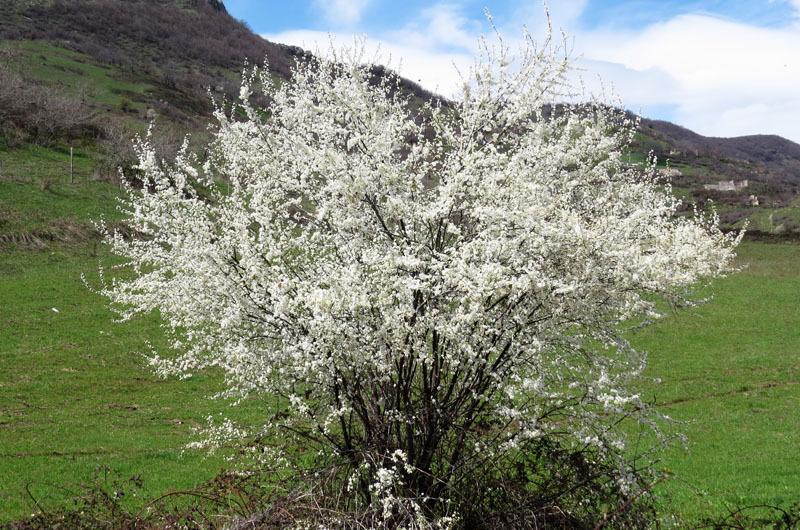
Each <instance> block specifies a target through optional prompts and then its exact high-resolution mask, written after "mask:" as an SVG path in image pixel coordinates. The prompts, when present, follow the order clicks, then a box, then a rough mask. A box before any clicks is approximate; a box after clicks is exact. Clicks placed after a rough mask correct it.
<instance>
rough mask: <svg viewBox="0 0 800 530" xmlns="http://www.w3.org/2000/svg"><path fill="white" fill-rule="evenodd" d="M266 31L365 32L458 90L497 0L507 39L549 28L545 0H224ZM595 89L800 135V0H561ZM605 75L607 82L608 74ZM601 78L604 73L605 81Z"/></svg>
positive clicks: (706, 126) (685, 119) (730, 127)
mask: <svg viewBox="0 0 800 530" xmlns="http://www.w3.org/2000/svg"><path fill="white" fill-rule="evenodd" d="M224 2H225V5H226V7H227V9H228V11H229V12H230V13H231V14H232V15H233V16H235V17H236V18H239V19H241V20H244V21H246V22H247V23H248V24H249V25H250V27H251V28H252V29H253V30H254V31H256V32H257V33H260V34H262V35H263V36H264V37H266V38H268V39H270V40H273V41H277V42H284V43H287V44H294V45H298V46H302V47H304V48H307V49H311V50H312V51H314V50H315V49H317V48H319V49H324V48H326V47H327V46H328V40H329V35H331V36H333V38H334V39H335V42H336V43H337V44H340V43H341V44H344V45H346V44H347V43H351V42H352V36H353V35H366V37H367V42H368V45H369V46H370V47H377V46H378V45H379V46H380V50H381V53H382V55H383V56H384V58H385V60H386V61H387V62H389V63H390V66H392V67H394V68H396V69H399V70H400V72H401V73H402V74H403V75H405V76H407V77H409V78H412V79H414V80H417V81H419V82H420V83H421V84H422V85H423V86H425V87H426V88H429V89H431V90H436V91H438V92H440V93H442V94H444V95H448V96H449V95H452V94H454V93H455V92H456V91H457V88H458V85H459V81H458V79H459V78H458V74H457V73H456V68H455V67H454V65H457V66H458V67H459V68H462V69H466V68H468V67H469V64H470V61H471V57H472V55H473V54H474V52H475V50H476V49H477V46H476V43H477V38H478V36H479V35H480V34H481V33H488V32H490V31H491V30H490V28H489V26H488V24H487V22H486V19H485V17H484V15H483V11H484V8H488V9H489V11H491V13H492V15H493V17H494V21H495V23H496V25H497V27H498V28H499V30H500V32H501V33H502V34H503V35H504V39H505V40H506V41H507V42H513V40H514V39H516V38H518V37H519V36H520V35H521V31H522V27H523V25H524V26H526V27H528V28H529V29H530V30H531V32H532V33H533V34H534V35H537V34H542V33H543V31H544V29H545V16H544V9H543V7H542V5H541V3H540V2H539V1H537V0H442V1H439V2H437V1H435V0H434V1H426V2H423V1H419V0H406V1H404V2H399V1H397V0H285V1H282V2H277V1H275V0H224ZM548 8H549V10H550V13H551V20H552V23H553V25H554V26H555V27H556V28H560V29H562V30H564V31H565V32H566V33H567V34H568V35H569V38H570V47H571V49H572V50H573V52H572V56H573V57H574V59H575V61H576V63H575V64H576V66H577V67H578V68H579V71H578V72H576V74H575V78H576V81H577V77H578V76H580V77H581V78H582V79H583V80H584V83H585V84H586V86H588V87H589V89H590V90H592V91H599V90H601V86H602V87H606V89H608V88H609V87H613V90H614V92H615V94H616V95H618V96H619V97H620V98H621V99H622V102H623V103H624V105H625V107H626V108H628V109H630V110H633V111H635V112H638V111H639V110H640V109H641V111H642V114H643V115H644V116H646V117H649V118H657V119H665V120H669V121H672V122H674V123H677V124H679V125H683V126H685V127H689V128H690V129H692V130H695V131H697V132H699V133H701V134H705V135H713V136H738V135H743V134H779V135H781V136H784V137H786V138H789V139H792V140H794V141H796V142H800V0H744V1H735V0H727V1H724V0H660V1H656V0H617V1H613V0H550V1H549V2H548ZM600 80H602V82H601V81H600ZM601 83H602V85H601Z"/></svg>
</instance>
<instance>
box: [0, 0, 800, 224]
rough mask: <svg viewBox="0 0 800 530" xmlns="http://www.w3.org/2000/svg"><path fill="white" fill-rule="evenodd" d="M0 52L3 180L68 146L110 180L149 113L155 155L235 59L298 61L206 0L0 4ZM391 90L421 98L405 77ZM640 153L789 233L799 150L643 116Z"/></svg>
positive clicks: (727, 219) (684, 188) (199, 110)
mask: <svg viewBox="0 0 800 530" xmlns="http://www.w3.org/2000/svg"><path fill="white" fill-rule="evenodd" d="M0 43H2V44H0V57H1V58H2V61H0V142H2V144H0V145H2V149H3V151H0V157H2V159H0V170H2V167H5V176H6V177H11V178H16V177H20V175H19V174H17V173H15V168H17V167H19V166H18V164H17V163H16V161H18V160H19V159H20V158H24V157H25V156H27V155H26V153H27V151H26V150H28V151H29V150H30V148H33V147H35V148H40V147H43V148H45V149H52V148H57V147H58V146H61V147H60V148H61V149H65V148H66V146H67V145H70V146H72V147H80V148H83V149H86V155H87V160H86V166H87V170H88V171H89V172H91V175H87V176H94V177H98V176H103V175H105V177H106V178H108V179H109V180H112V181H113V180H114V179H115V178H116V174H117V173H116V167H118V166H122V167H123V169H125V168H126V167H129V166H130V164H131V163H132V162H133V158H132V153H131V149H130V138H131V137H132V136H133V135H134V134H135V133H141V132H143V131H144V130H145V128H146V127H147V124H148V123H149V122H150V121H151V120H152V119H153V118H155V119H156V128H157V136H158V138H159V139H160V146H161V147H162V152H163V154H165V155H166V156H169V153H171V152H174V151H175V149H176V148H177V146H178V145H179V143H180V140H181V138H182V137H183V136H184V134H186V133H192V137H193V138H194V141H195V142H197V144H198V145H200V144H202V142H203V138H204V135H205V134H206V127H207V124H208V123H209V121H211V111H212V109H213V106H212V103H211V100H210V98H209V97H208V89H209V88H210V89H211V93H212V95H213V96H214V98H215V99H217V100H219V99H221V98H223V97H227V98H232V97H235V96H236V95H237V94H238V86H239V81H240V77H241V74H240V71H241V68H242V65H243V64H244V61H245V60H248V61H249V62H251V63H258V62H261V61H262V60H263V59H265V58H266V60H267V62H268V64H269V68H270V71H271V72H272V74H273V75H274V76H275V77H276V78H286V77H287V76H288V75H290V69H291V65H292V64H293V63H294V62H295V61H297V60H302V58H303V57H306V56H307V55H308V52H306V51H304V50H301V49H300V48H297V47H292V46H285V45H282V44H278V43H272V42H269V41H266V40H264V39H262V38H261V37H259V36H258V35H255V34H254V33H253V32H252V31H250V29H249V28H248V27H247V25H246V24H245V23H243V22H241V21H238V20H236V19H235V18H233V17H232V16H231V15H230V14H229V13H228V12H227V10H226V9H225V6H224V4H223V2H221V1H220V0H86V1H81V2H77V1H73V0H6V1H5V2H3V3H2V4H0ZM376 73H377V74H380V73H381V72H380V69H378V71H376ZM403 89H404V90H406V91H408V92H409V93H411V94H413V95H414V96H415V97H419V98H422V99H424V98H430V97H433V96H432V94H430V93H428V92H426V91H425V90H424V89H422V88H421V87H419V86H418V85H416V84H415V83H413V82H411V81H407V80H405V81H404V82H403ZM20 149H21V150H20ZM649 153H652V154H654V155H655V156H656V157H657V159H658V163H659V166H660V167H661V168H662V169H663V170H664V172H665V173H666V172H667V171H668V170H667V169H666V166H667V165H668V166H669V168H670V170H671V175H672V176H671V177H670V178H671V180H672V183H673V187H674V189H675V190H676V193H678V194H679V195H680V196H681V197H682V198H684V199H685V202H686V207H687V209H690V208H692V207H693V206H692V205H693V204H696V205H698V207H700V208H701V209H702V208H705V207H706V205H707V204H708V199H712V200H713V201H714V203H715V205H716V208H717V209H718V211H719V213H720V216H721V219H722V221H723V223H724V224H725V225H726V226H728V227H738V226H741V225H742V224H743V222H744V221H745V219H749V220H750V228H751V230H753V229H754V230H756V231H762V232H791V231H797V230H800V201H798V197H800V195H799V194H800V145H798V144H796V143H794V142H790V141H789V140H786V139H784V138H780V137H778V136H746V137H739V138H709V137H704V136H701V135H698V134H696V133H694V132H692V131H690V130H688V129H685V128H682V127H679V126H677V125H674V124H671V123H668V122H663V121H655V120H649V119H646V118H644V119H642V120H641V126H640V130H639V133H638V134H637V135H636V139H635V142H634V144H633V145H632V146H631V150H630V160H631V162H632V163H642V162H644V161H645V160H646V158H647V157H648V156H649ZM28 154H30V153H28ZM23 166H25V164H23ZM730 181H733V183H731V182H730ZM720 183H722V185H720Z"/></svg>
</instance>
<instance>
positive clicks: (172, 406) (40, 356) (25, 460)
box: [0, 149, 800, 521]
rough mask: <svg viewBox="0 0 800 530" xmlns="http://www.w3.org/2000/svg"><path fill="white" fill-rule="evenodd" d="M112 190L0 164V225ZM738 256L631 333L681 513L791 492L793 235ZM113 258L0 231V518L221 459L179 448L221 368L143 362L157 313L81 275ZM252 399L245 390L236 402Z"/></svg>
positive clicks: (799, 287)
mask: <svg viewBox="0 0 800 530" xmlns="http://www.w3.org/2000/svg"><path fill="white" fill-rule="evenodd" d="M84 154H85V157H86V160H87V161H86V162H85V164H86V165H87V167H88V164H89V163H90V162H89V161H90V159H91V153H90V152H89V153H84ZM63 155H64V153H63V151H61V152H59V151H58V150H57V149H56V150H48V152H47V153H38V152H36V153H23V152H11V153H9V152H4V151H0V156H1V157H2V160H0V163H2V164H3V165H5V167H15V168H17V169H18V168H19V165H20V164H23V163H28V164H31V168H32V170H33V171H36V170H37V168H38V169H47V168H48V167H50V168H51V169H52V167H54V164H62V163H63ZM49 156H52V157H54V160H55V161H50V162H48V161H47V159H46V158H47V157H49ZM15 157H16V158H15ZM25 160H27V162H25ZM37 161H38V162H37ZM15 164H16V165H15ZM82 164H83V162H82ZM58 167H61V166H58ZM34 174H35V173H34ZM116 194H117V190H116V188H115V187H114V186H111V185H109V184H106V183H101V182H93V181H91V180H89V179H87V178H85V177H81V178H79V179H78V181H77V182H76V183H75V184H68V183H66V182H65V181H64V180H63V179H62V180H59V181H58V182H57V183H56V184H54V185H53V186H52V187H50V188H49V189H46V190H43V189H42V188H41V186H40V185H39V182H38V181H37V179H36V178H33V177H32V178H30V179H19V178H16V179H12V180H9V179H7V178H0V241H3V240H5V241H18V240H19V238H15V236H14V234H20V233H24V232H25V231H36V230H42V229H46V228H47V227H52V226H54V225H59V224H64V223H66V224H68V225H70V226H77V227H88V226H89V218H90V216H91V215H93V214H100V213H102V214H103V215H105V216H106V217H109V218H113V217H114V216H115V211H114V207H113V204H114V200H113V198H114V196H116ZM3 237H5V239H3ZM739 261H740V263H742V264H747V265H748V266H747V267H746V268H745V269H744V270H742V271H741V272H740V273H738V274H735V275H731V276H730V277H728V278H725V279H723V280H720V281H718V282H716V283H715V284H714V285H713V286H711V288H710V290H709V291H708V292H713V293H714V295H715V298H714V299H713V300H712V301H710V302H709V303H707V304H705V305H703V306H700V307H698V308H695V309H692V310H689V311H685V312H681V313H677V314H673V315H670V317H669V318H667V319H665V320H664V321H662V322H659V323H658V324H656V325H654V326H652V327H650V328H645V329H642V330H640V331H637V332H635V333H634V334H632V336H631V339H632V341H633V342H634V344H635V345H637V346H638V347H640V348H643V349H646V350H648V351H649V352H650V356H649V359H650V365H649V369H648V371H649V375H651V376H653V377H658V378H661V379H662V380H663V383H661V384H659V385H655V384H643V386H642V391H643V393H644V394H645V395H646V396H649V397H653V398H655V400H656V401H657V402H658V403H660V404H661V408H662V410H664V411H666V412H667V413H669V414H670V415H671V416H673V417H674V418H675V419H677V420H680V421H684V422H687V423H685V424H684V425H682V426H680V429H681V430H683V431H684V432H685V433H686V434H687V436H688V438H689V451H688V452H687V451H685V450H683V449H681V448H680V447H676V448H675V449H673V450H672V451H671V452H668V453H666V454H665V455H663V462H662V463H661V464H659V465H660V466H664V467H667V468H669V469H672V470H673V471H674V472H675V476H674V478H672V479H670V480H669V481H667V482H666V483H664V484H662V485H660V486H659V489H658V493H659V494H660V495H662V496H664V497H665V498H666V497H669V499H671V501H670V502H671V503H672V506H673V508H674V509H675V510H676V511H677V512H679V513H681V514H684V515H687V516H689V517H694V516H698V515H700V514H704V513H712V512H716V513H719V512H720V511H724V509H725V507H726V506H727V505H729V504H735V503H746V504H755V503H781V502H790V501H798V500H800V460H799V459H798V458H797V454H798V450H800V409H799V408H798V407H797V403H798V402H800V296H798V293H800V245H778V244H764V243H745V244H743V245H742V247H741V249H740V260H739ZM113 262H114V260H113V258H112V257H110V256H108V255H107V254H106V253H105V251H104V250H103V248H102V247H100V248H96V245H94V244H93V243H92V242H91V241H86V240H78V239H76V240H74V241H66V242H64V241H62V242H58V241H56V242H47V244H46V245H45V246H44V247H41V246H39V247H37V246H31V245H26V244H24V242H23V243H12V244H6V245H5V246H0V319H2V322H3V324H2V326H1V327H0V359H1V361H0V521H8V520H11V519H15V518H20V517H24V516H26V514H29V513H30V512H31V510H32V509H34V508H35V506H34V505H33V502H34V501H33V499H36V501H37V502H39V503H41V504H42V505H43V506H50V505H55V504H58V503H64V502H67V501H68V500H69V499H70V497H71V496H72V495H73V494H74V493H75V492H76V491H77V488H76V487H75V486H74V485H75V484H79V483H87V482H89V481H91V480H92V475H93V473H94V471H95V470H96V469H97V468H98V467H99V466H101V465H106V466H109V467H110V468H112V469H113V470H116V471H118V472H120V473H121V475H122V476H123V477H127V476H132V475H141V476H142V478H143V480H144V482H145V485H146V487H147V490H148V493H149V494H152V495H157V494H160V493H163V492H166V491H169V490H172V489H182V488H188V487H191V486H192V485H193V484H195V483H197V482H200V481H204V480H206V479H209V478H211V477H212V476H214V475H215V474H216V473H217V472H218V471H219V470H220V469H221V468H222V467H223V465H224V462H223V461H222V460H221V459H219V458H217V457H215V458H209V459H205V458H204V455H202V454H197V453H187V454H185V455H184V456H181V453H182V448H183V446H184V445H185V444H186V443H187V442H189V441H191V440H193V439H194V438H193V436H194V435H193V433H192V428H193V427H200V426H203V425H204V424H205V420H204V418H205V417H206V416H207V415H208V414H210V413H216V412H225V410H226V405H225V404H224V403H220V402H210V401H208V400H207V399H205V396H207V395H210V394H212V393H214V392H215V391H216V390H218V389H220V388H221V384H222V381H221V378H220V377H219V375H218V374H200V375H199V376H197V377H195V378H193V379H190V380H188V381H175V380H161V379H158V378H157V377H155V376H154V375H153V374H152V373H150V372H149V371H148V369H147V367H146V366H145V364H144V359H143V357H142V355H141V354H142V353H143V352H145V351H146V350H147V347H146V341H147V340H149V341H151V342H152V343H153V344H154V345H156V347H158V346H159V345H163V341H162V340H161V339H160V336H161V335H160V329H159V326H158V319H157V318H156V317H155V316H152V317H149V318H145V319H141V320H138V321H135V322H131V323H126V324H116V323H114V322H113V314H112V313H111V312H110V311H109V310H108V309H107V308H106V307H105V301H104V299H102V298H100V297H99V296H96V295H94V294H92V293H91V292H90V291H88V290H87V289H86V287H85V286H84V285H83V283H82V282H81V279H80V275H81V274H82V273H83V274H86V275H87V276H88V277H89V280H90V281H96V280H97V270H98V264H99V263H103V264H105V265H106V266H108V265H111V264H113ZM53 308H55V309H56V310H57V312H56V311H54V310H53ZM261 407H262V405H261V404H260V403H257V402H252V403H248V407H247V409H246V410H245V411H244V417H245V418H252V419H255V418H257V417H258V415H259V411H260V410H263V408H261ZM130 502H132V503H134V504H135V503H136V502H141V499H131V500H130Z"/></svg>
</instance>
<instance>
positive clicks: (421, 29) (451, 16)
mask: <svg viewBox="0 0 800 530" xmlns="http://www.w3.org/2000/svg"><path fill="white" fill-rule="evenodd" d="M480 30H481V27H480V24H478V23H476V22H473V21H471V20H468V19H467V18H466V17H464V16H463V15H462V14H461V13H459V9H458V6H456V5H454V4H435V5H433V6H431V7H428V8H425V9H422V10H421V11H420V16H419V20H417V21H415V22H413V23H411V24H409V25H408V26H406V27H405V28H403V29H401V30H396V31H392V32H390V33H388V34H386V35H384V36H383V37H384V39H385V40H388V41H391V42H395V43H402V44H403V45H404V46H411V47H414V48H424V49H440V48H443V47H445V48H453V47H455V48H460V49H466V50H470V51H471V50H473V49H474V48H475V46H476V43H477V40H478V35H479V34H480Z"/></svg>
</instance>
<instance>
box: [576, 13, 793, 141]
mask: <svg viewBox="0 0 800 530" xmlns="http://www.w3.org/2000/svg"><path fill="white" fill-rule="evenodd" d="M798 1H800V0H798ZM576 41H577V47H578V48H583V49H584V50H585V52H584V54H585V56H586V58H587V59H591V60H592V61H593V62H594V63H595V64H600V65H602V68H604V69H605V70H606V71H609V72H612V73H613V71H614V69H615V68H616V70H617V71H621V72H623V73H624V74H625V75H622V76H621V79H622V82H621V83H617V86H618V88H619V89H620V90H619V92H620V94H621V96H622V97H623V98H624V100H625V101H626V103H628V104H629V106H631V104H642V105H644V106H645V107H646V105H647V103H660V104H665V103H672V104H676V105H677V111H676V112H677V114H676V116H675V120H676V121H679V123H680V124H681V125H684V126H687V127H689V128H691V129H693V130H695V131H697V132H699V133H701V134H706V135H715V136H731V135H738V134H757V133H765V134H766V133H776V132H777V131H780V134H782V135H785V136H787V137H789V138H791V139H793V140H795V141H800V125H797V124H798V123H800V122H798V121H796V116H797V113H796V112H792V109H794V108H798V109H800V93H799V92H798V91H797V87H798V86H800V33H798V32H797V31H796V30H794V29H791V28H785V29H773V28H759V27H755V26H750V25H746V24H740V23H734V22H729V21H724V20H719V19H716V18H712V17H708V16H700V15H683V16H678V17H675V18H673V19H672V20H670V21H667V22H665V23H662V24H656V25H652V26H649V27H647V28H645V29H644V30H642V31H640V32H629V33H628V34H626V35H620V34H619V33H615V34H612V33H609V32H595V33H588V34H584V35H578V36H577V38H576ZM654 71H659V72H661V73H662V74H663V75H661V76H660V77H661V81H660V82H659V84H657V85H652V81H653V79H654V78H653V72H654ZM612 81H616V79H614V78H612ZM647 82H651V84H650V88H648V89H647V91H646V92H647V93H643V91H642V89H641V87H637V86H636V85H637V84H638V83H645V84H646V83H647ZM651 90H652V91H651ZM779 109H780V110H779ZM645 110H646V109H645ZM782 112H786V114H783V115H782ZM645 114H646V112H645Z"/></svg>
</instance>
